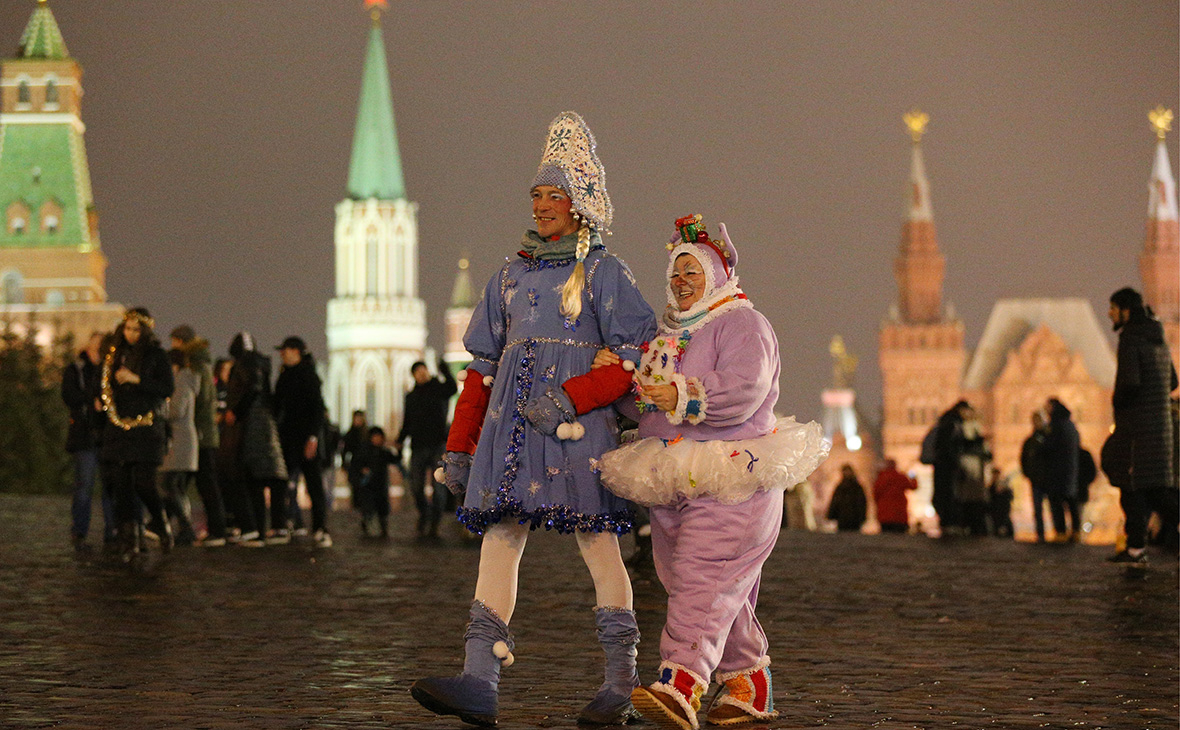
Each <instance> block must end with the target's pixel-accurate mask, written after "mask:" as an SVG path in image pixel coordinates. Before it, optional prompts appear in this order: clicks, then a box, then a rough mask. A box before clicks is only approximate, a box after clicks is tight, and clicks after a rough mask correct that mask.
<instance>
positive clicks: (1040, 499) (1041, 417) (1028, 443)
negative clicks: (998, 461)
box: [1020, 410, 1048, 542]
mask: <svg viewBox="0 0 1180 730" xmlns="http://www.w3.org/2000/svg"><path fill="white" fill-rule="evenodd" d="M1047 429H1048V421H1047V420H1046V419H1045V414H1044V413H1043V412H1042V411H1040V410H1036V411H1033V413H1032V433H1030V434H1029V435H1028V438H1026V439H1025V440H1024V443H1023V444H1021V446H1020V471H1021V472H1023V473H1024V478H1025V479H1027V480H1028V486H1029V492H1030V494H1031V495H1032V512H1033V524H1034V525H1035V526H1036V531H1037V542H1044V541H1045V500H1046V498H1047V497H1048V495H1047V494H1046V493H1045V457H1044V451H1045V433H1046V431H1047Z"/></svg>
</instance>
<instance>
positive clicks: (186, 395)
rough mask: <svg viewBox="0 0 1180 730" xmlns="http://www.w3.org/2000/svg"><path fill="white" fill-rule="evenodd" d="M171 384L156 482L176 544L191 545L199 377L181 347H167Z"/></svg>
mask: <svg viewBox="0 0 1180 730" xmlns="http://www.w3.org/2000/svg"><path fill="white" fill-rule="evenodd" d="M168 360H169V362H170V364H171V365H172V380H173V383H174V384H175V385H174V387H173V390H172V397H171V398H169V399H168V400H167V401H166V402H165V403H164V411H163V415H164V419H165V421H166V422H167V425H168V428H167V433H168V449H167V451H166V452H165V453H164V461H163V462H162V463H161V464H160V472H159V475H158V477H159V482H160V486H161V487H162V489H161V490H160V491H161V492H162V493H163V495H164V509H165V511H166V512H167V513H168V516H169V517H171V518H174V519H175V520H176V526H177V530H176V537H175V542H176V544H177V545H184V546H187V545H192V544H193V543H194V542H196V539H197V534H196V532H195V531H194V530H193V522H192V507H191V506H190V504H189V499H188V488H189V485H190V484H191V483H192V482H193V480H194V479H195V478H196V474H197V450H198V446H197V424H196V422H195V421H194V420H193V413H194V411H195V409H196V403H197V393H198V392H199V391H200V389H201V379H200V376H198V375H197V374H196V373H194V372H193V371H192V370H191V369H190V368H189V367H188V356H187V355H186V354H185V352H184V350H180V349H172V350H169V351H168Z"/></svg>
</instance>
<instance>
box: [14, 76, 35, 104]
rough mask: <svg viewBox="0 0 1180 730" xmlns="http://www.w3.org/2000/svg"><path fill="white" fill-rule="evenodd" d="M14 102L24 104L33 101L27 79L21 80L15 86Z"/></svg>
mask: <svg viewBox="0 0 1180 730" xmlns="http://www.w3.org/2000/svg"><path fill="white" fill-rule="evenodd" d="M16 103H17V104H26V105H27V104H32V103H33V95H32V93H30V91H29V82H28V81H21V82H20V84H19V85H18V86H17V87H16Z"/></svg>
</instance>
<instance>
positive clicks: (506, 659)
mask: <svg viewBox="0 0 1180 730" xmlns="http://www.w3.org/2000/svg"><path fill="white" fill-rule="evenodd" d="M492 654H494V655H495V656H496V658H497V659H499V660H500V664H501V665H503V666H505V667H510V666H512V662H514V661H516V657H514V656H512V652H510V651H509V650H508V644H507V642H503V641H497V642H496V643H495V644H492Z"/></svg>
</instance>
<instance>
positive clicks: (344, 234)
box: [326, 2, 426, 431]
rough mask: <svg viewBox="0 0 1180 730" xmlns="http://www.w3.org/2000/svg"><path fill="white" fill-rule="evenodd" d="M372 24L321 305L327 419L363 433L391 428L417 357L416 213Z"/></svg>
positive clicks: (421, 322)
mask: <svg viewBox="0 0 1180 730" xmlns="http://www.w3.org/2000/svg"><path fill="white" fill-rule="evenodd" d="M367 4H368V5H369V7H370V8H371V11H372V18H373V24H372V28H371V29H370V31H369V45H368V50H367V52H366V56H365V68H364V74H363V77H362V82H361V97H360V105H359V108H358V111H357V119H356V131H355V133H354V136H353V141H352V161H351V164H350V166H349V172H348V198H346V199H345V200H343V201H341V202H340V203H338V204H337V205H336V296H335V298H333V299H332V300H331V301H329V302H328V327H327V334H328V392H327V393H326V396H327V397H326V400H327V401H328V408H329V411H330V413H331V417H332V419H333V420H334V421H335V422H337V423H341V424H347V423H348V422H349V420H350V419H351V413H352V411H354V410H363V411H365V412H366V413H367V414H368V418H369V423H370V424H373V425H379V426H382V427H384V428H385V429H387V430H391V431H395V430H396V429H397V428H399V427H400V426H401V415H402V414H401V411H402V407H403V405H404V399H405V393H406V391H407V390H408V388H409V386H410V383H411V381H412V378H411V376H410V366H411V365H412V364H413V363H414V361H416V360H421V359H423V358H424V357H425V349H426V304H425V303H424V302H423V301H422V300H421V299H419V298H418V215H417V212H418V206H417V204H416V203H413V202H410V201H409V200H407V199H406V191H405V182H404V180H403V178H402V169H401V157H400V154H399V152H398V146H397V131H396V128H395V126H394V121H393V102H392V100H391V98H390V90H389V70H388V68H387V66H386V62H385V39H384V35H383V33H382V31H381V9H382V7H383V5H384V3H380V2H372V3H367Z"/></svg>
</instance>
